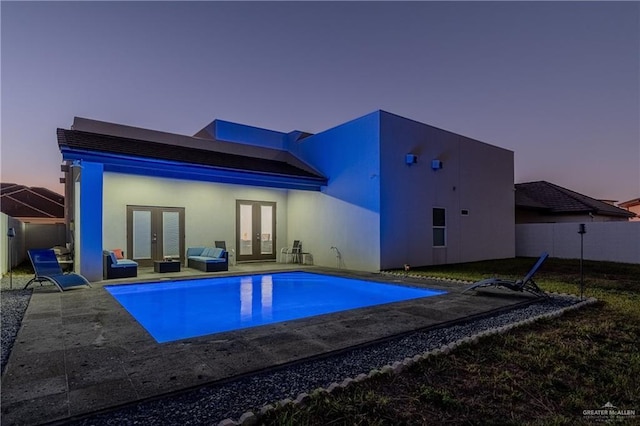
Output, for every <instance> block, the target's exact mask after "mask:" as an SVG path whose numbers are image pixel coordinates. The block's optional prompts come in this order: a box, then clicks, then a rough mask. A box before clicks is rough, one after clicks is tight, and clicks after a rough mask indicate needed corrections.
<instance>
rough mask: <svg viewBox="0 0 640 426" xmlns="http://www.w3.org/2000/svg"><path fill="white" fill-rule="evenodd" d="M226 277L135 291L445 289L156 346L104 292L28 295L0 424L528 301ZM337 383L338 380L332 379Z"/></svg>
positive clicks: (95, 405)
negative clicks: (212, 285)
mask: <svg viewBox="0 0 640 426" xmlns="http://www.w3.org/2000/svg"><path fill="white" fill-rule="evenodd" d="M230 269H231V270H230V271H229V272H228V273H216V274H204V273H199V272H198V271H193V270H189V269H188V268H185V270H183V272H181V273H173V274H162V275H161V276H159V274H154V273H153V272H152V270H151V271H146V270H141V271H140V273H139V276H138V278H137V279H136V281H137V282H145V281H158V280H159V278H161V280H168V279H172V278H189V277H191V278H197V277H203V276H221V275H235V274H244V273H256V272H268V271H281V270H292V269H295V270H308V271H312V272H321V273H327V274H338V275H341V276H347V277H357V278H364V279H369V280H374V281H381V282H391V283H394V282H395V283H397V284H402V283H405V284H407V285H413V286H420V287H429V288H434V289H443V290H446V291H448V293H447V294H445V295H441V296H436V297H431V298H426V299H417V300H412V301H406V302H400V303H393V304H387V305H380V306H375V307H369V308H361V309H356V310H351V311H345V312H339V313H334V314H328V315H321V316H316V317H310V318H306V319H300V320H295V321H287V322H282V323H277V324H272V325H266V326H261V327H255V328H250V329H243V330H238V331H233V332H225V333H219V334H215V335H209V336H203V337H199V338H192V339H185V340H181V341H176V342H170V343H164V344H158V343H156V341H155V340H154V339H153V338H152V337H151V336H150V335H149V334H148V333H147V332H146V331H145V330H144V329H143V328H142V326H140V325H139V324H138V323H137V322H136V321H135V320H134V319H133V317H131V315H130V314H129V313H128V312H126V311H125V310H124V309H123V308H122V307H121V306H120V305H119V304H118V302H117V301H116V300H115V299H114V298H113V297H111V295H110V294H109V293H108V292H107V291H106V290H104V288H103V286H104V285H105V284H117V283H119V282H120V283H131V282H132V280H131V279H127V280H110V281H108V282H106V281H103V282H99V283H95V284H92V288H77V289H73V290H70V291H66V292H64V293H60V292H58V291H57V290H56V289H55V287H53V286H48V285H45V286H43V287H40V286H38V285H36V286H35V287H34V293H33V296H32V298H31V301H30V303H29V306H28V308H27V311H26V314H25V317H24V320H23V323H22V327H21V330H20V332H19V334H18V336H17V339H16V341H15V345H14V347H13V351H12V353H11V357H10V359H9V362H8V364H7V368H6V371H5V373H4V375H3V377H2V424H7V425H10V424H11V425H14V424H15V425H37V424H42V423H47V422H51V421H56V420H64V419H68V418H77V417H81V416H83V415H86V414H88V413H91V412H95V411H97V410H104V409H108V408H110V407H116V406H119V405H122V404H126V403H130V402H133V401H139V400H144V399H147V398H154V397H159V396H161V395H164V394H168V393H174V392H179V391H181V390H186V389H189V388H193V387H197V386H202V385H206V384H211V383H215V382H217V381H220V380H223V379H229V378H233V377H235V376H239V375H243V374H248V373H251V372H254V371H258V370H262V369H265V368H269V367H273V366H276V365H282V364H285V363H289V362H292V361H296V360H301V359H304V358H308V357H312V356H316V355H320V354H327V353H330V352H333V351H339V350H342V349H345V348H348V347H351V346H354V345H360V344H365V343H367V342H371V341H375V340H379V339H383V338H386V337H389V336H393V335H397V334H401V333H406V332H410V331H413V330H419V329H424V328H428V327H433V326H438V325H442V324H444V323H447V322H451V321H456V320H461V319H464V318H466V317H469V316H474V315H482V314H484V313H488V312H490V311H493V310H499V309H503V308H508V307H510V306H513V305H516V304H520V303H523V302H527V301H529V300H532V298H531V297H529V296H526V295H522V294H517V293H513V292H492V293H479V294H473V293H465V294H461V292H462V290H463V289H464V286H461V285H460V284H455V283H448V282H444V281H428V280H420V279H411V278H402V277H393V276H389V275H381V274H373V273H371V274H367V273H354V272H348V271H344V270H335V269H324V268H318V267H313V266H301V265H287V264H275V263H266V264H243V265H237V266H233V267H231V268H230ZM337 379H338V378H337Z"/></svg>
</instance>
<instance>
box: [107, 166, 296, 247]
mask: <svg viewBox="0 0 640 426" xmlns="http://www.w3.org/2000/svg"><path fill="white" fill-rule="evenodd" d="M124 189H126V190H124ZM236 200H256V201H273V202H275V203H277V204H276V214H277V218H276V221H277V224H278V225H277V230H276V242H275V244H276V247H277V253H279V251H280V248H282V247H286V246H287V227H286V223H287V191H286V190H282V189H267V188H254V187H249V186H242V185H230V184H219V183H208V182H196V181H188V180H179V179H167V178H157V177H147V176H136V175H129V174H121V173H112V172H106V173H105V174H104V216H103V218H104V220H103V239H104V248H105V249H112V248H126V246H127V240H126V228H127V221H126V215H127V205H137V206H158V207H184V208H185V248H188V247H194V246H212V245H213V244H214V241H216V240H225V241H226V243H227V249H229V250H231V249H232V248H233V249H236V247H235V245H236V233H235V232H236Z"/></svg>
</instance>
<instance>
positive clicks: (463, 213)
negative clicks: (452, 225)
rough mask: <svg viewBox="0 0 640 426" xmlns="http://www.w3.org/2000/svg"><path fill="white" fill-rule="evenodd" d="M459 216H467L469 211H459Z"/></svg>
mask: <svg viewBox="0 0 640 426" xmlns="http://www.w3.org/2000/svg"><path fill="white" fill-rule="evenodd" d="M460 214H461V215H462V216H469V210H467V209H462V210H460Z"/></svg>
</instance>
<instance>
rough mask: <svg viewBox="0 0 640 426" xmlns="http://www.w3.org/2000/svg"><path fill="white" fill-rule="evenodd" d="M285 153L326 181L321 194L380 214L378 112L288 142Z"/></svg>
mask: <svg viewBox="0 0 640 426" xmlns="http://www.w3.org/2000/svg"><path fill="white" fill-rule="evenodd" d="M288 149H289V151H290V152H292V153H293V154H294V155H296V156H297V157H298V158H300V159H301V160H303V161H305V162H306V163H308V164H310V165H311V166H312V167H314V168H315V169H316V170H318V171H319V172H320V173H322V175H323V176H326V177H327V178H328V179H329V183H328V185H327V187H326V189H325V190H323V193H324V194H326V195H328V196H331V197H334V198H338V199H340V200H342V201H346V202H347V203H350V204H355V205H357V206H360V207H363V208H365V209H368V210H371V211H373V212H376V213H379V212H380V180H379V178H380V111H375V112H373V113H371V114H368V115H365V116H364V117H360V118H357V119H355V120H352V121H349V122H347V123H344V124H341V125H339V126H337V127H334V128H332V129H329V130H326V131H324V132H321V133H317V134H315V135H313V136H309V137H307V138H305V139H302V140H301V141H297V142H290V143H289V146H288Z"/></svg>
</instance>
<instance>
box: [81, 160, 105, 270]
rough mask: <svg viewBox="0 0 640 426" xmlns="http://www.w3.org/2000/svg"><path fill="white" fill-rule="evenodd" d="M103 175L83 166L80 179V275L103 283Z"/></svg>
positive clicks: (97, 166)
mask: <svg viewBox="0 0 640 426" xmlns="http://www.w3.org/2000/svg"><path fill="white" fill-rule="evenodd" d="M102 171H103V166H102V164H99V163H91V162H86V161H83V162H82V171H81V175H80V211H79V212H78V214H79V215H80V232H79V238H80V241H79V242H80V250H82V253H81V256H80V273H81V274H82V275H84V276H85V277H86V278H87V279H88V280H89V281H100V280H102V250H103V247H102Z"/></svg>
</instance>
